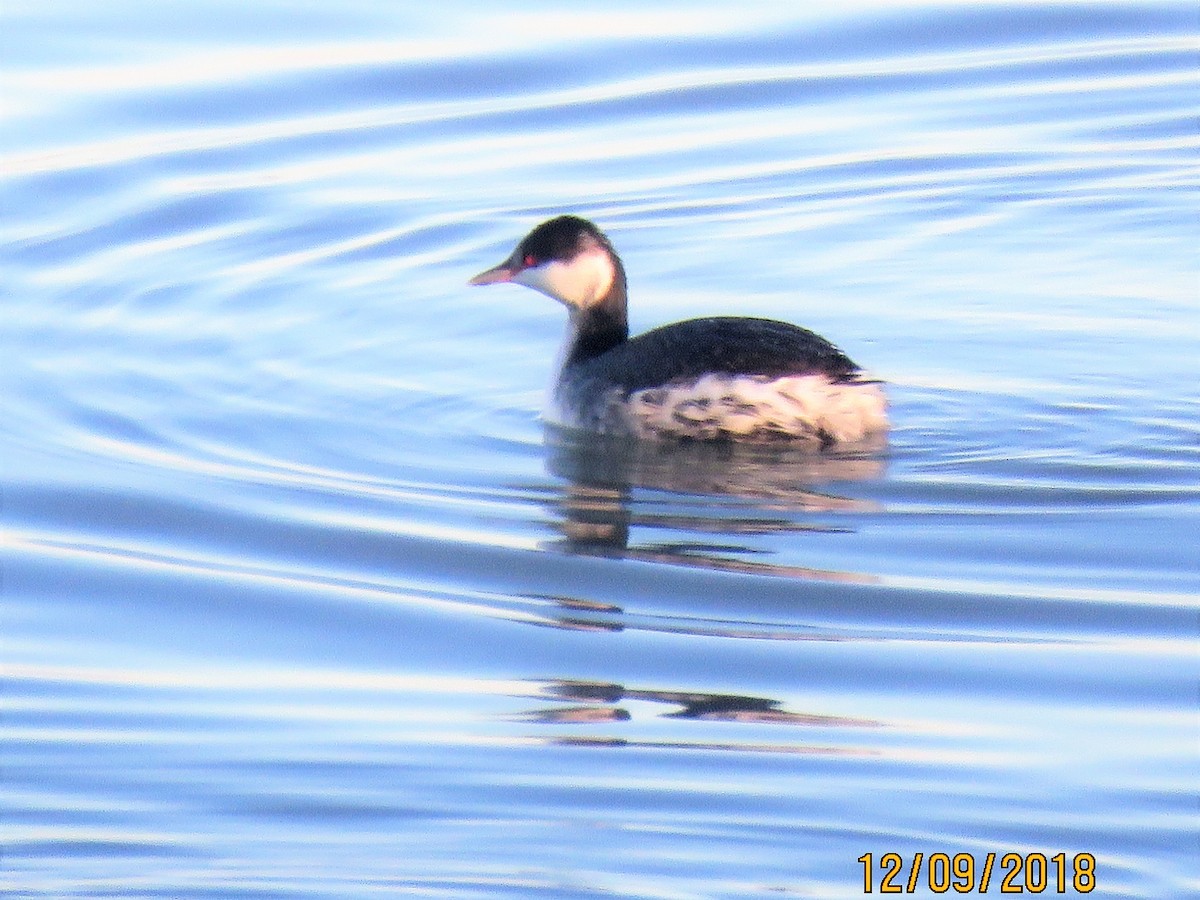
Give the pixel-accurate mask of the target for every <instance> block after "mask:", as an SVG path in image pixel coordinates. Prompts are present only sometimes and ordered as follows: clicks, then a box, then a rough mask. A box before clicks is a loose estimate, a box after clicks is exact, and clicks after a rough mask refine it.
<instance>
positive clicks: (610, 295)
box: [564, 260, 629, 366]
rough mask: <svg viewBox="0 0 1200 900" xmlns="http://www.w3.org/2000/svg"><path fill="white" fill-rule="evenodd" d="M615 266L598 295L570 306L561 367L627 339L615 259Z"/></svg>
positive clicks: (623, 296) (619, 270)
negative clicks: (565, 345)
mask: <svg viewBox="0 0 1200 900" xmlns="http://www.w3.org/2000/svg"><path fill="white" fill-rule="evenodd" d="M615 268H616V272H615V273H614V278H613V279H612V284H611V285H610V286H609V289H608V291H607V292H606V293H605V294H604V295H603V296H602V297H599V298H597V299H596V300H593V301H592V302H591V303H588V304H587V305H586V306H577V307H573V308H572V309H571V321H570V325H569V332H568V337H567V348H566V357H565V359H564V365H565V366H572V365H576V364H578V363H582V362H587V361H588V360H589V359H594V358H595V357H597V356H599V355H600V354H601V353H605V352H607V351H609V350H611V349H612V348H613V347H616V346H618V345H620V344H623V343H625V342H626V341H627V340H629V320H628V318H627V316H626V312H625V310H626V303H627V300H626V293H625V271H624V268H623V267H622V266H621V263H620V261H619V260H618V261H616V262H615Z"/></svg>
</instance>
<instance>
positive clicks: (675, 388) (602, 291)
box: [470, 216, 887, 448]
mask: <svg viewBox="0 0 1200 900" xmlns="http://www.w3.org/2000/svg"><path fill="white" fill-rule="evenodd" d="M508 281H511V282H515V283H517V284H523V285H525V286H526V287H531V288H533V289H534V290H536V291H540V292H541V293H543V294H547V295H548V296H550V297H553V298H554V299H555V300H558V301H560V302H561V303H563V304H564V305H565V306H566V307H567V309H568V310H569V311H570V322H569V324H568V326H567V335H566V341H565V343H564V346H563V351H562V369H561V371H560V373H559V376H558V381H557V383H556V385H555V387H554V393H553V398H552V399H553V402H552V408H551V417H552V418H554V419H556V420H557V421H558V422H560V423H561V424H564V425H568V426H572V427H576V428H583V429H587V430H590V431H596V432H603V433H617V434H631V435H634V436H637V437H644V438H691V439H697V440H722V439H724V440H742V441H746V440H749V441H763V440H770V439H775V438H785V439H793V440H802V441H808V442H811V443H814V444H819V445H820V446H821V447H822V448H824V447H827V446H829V445H831V444H835V443H842V442H850V441H857V440H860V439H861V438H863V437H865V436H867V435H868V434H870V433H872V432H878V431H882V430H884V429H885V428H886V427H887V401H886V398H885V397H884V392H883V388H882V386H881V385H880V383H879V382H878V381H875V380H872V379H870V378H868V377H866V376H864V374H863V373H862V370H861V369H859V367H858V366H856V365H855V364H854V363H853V362H851V361H850V359H849V357H847V356H846V355H845V354H844V353H842V351H840V350H839V349H838V348H837V347H835V346H834V345H833V344H831V343H829V341H827V340H825V339H824V338H823V337H820V336H819V335H817V334H814V333H813V332H811V331H809V330H807V329H805V328H800V327H798V326H796V325H789V324H787V323H786V322H777V321H774V320H771V319H756V318H745V317H729V316H719V317H712V318H704V319H690V320H688V321H686V322H677V323H675V324H673V325H665V326H663V327H661V328H656V329H654V330H653V331H648V332H646V333H645V334H643V335H640V336H638V337H635V338H633V339H632V340H630V338H629V325H628V320H627V318H626V289H625V268H624V266H623V265H622V264H621V259H620V257H618V256H617V253H616V251H615V250H614V249H613V246H612V243H611V242H610V241H609V240H608V238H607V237H606V236H605V235H604V233H603V232H602V231H600V229H599V228H597V227H596V226H595V225H593V224H592V223H591V222H589V221H587V220H586V219H581V218H579V217H577V216H559V217H557V218H554V219H550V220H549V221H546V222H543V223H542V224H541V225H539V226H537V227H536V228H535V229H533V231H531V232H529V234H528V235H526V236H525V238H524V239H523V240H522V241H521V242H520V243H519V244H517V248H516V249H515V250H514V251H513V252H512V255H511V256H509V258H508V259H506V260H505V261H504V262H502V263H500V265H498V266H495V267H493V268H491V269H488V270H487V271H485V272H480V273H479V274H478V275H476V276H475V277H474V278H472V279H471V281H470V284H496V283H498V282H508Z"/></svg>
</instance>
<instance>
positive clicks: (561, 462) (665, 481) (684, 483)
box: [546, 426, 886, 581]
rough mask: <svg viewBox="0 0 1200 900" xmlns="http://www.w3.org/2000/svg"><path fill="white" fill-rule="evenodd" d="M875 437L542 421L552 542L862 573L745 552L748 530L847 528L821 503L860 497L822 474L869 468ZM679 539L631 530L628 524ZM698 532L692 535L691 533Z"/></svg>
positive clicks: (752, 567)
mask: <svg viewBox="0 0 1200 900" xmlns="http://www.w3.org/2000/svg"><path fill="white" fill-rule="evenodd" d="M885 447H886V443H885V442H884V440H883V439H879V440H878V441H876V442H874V443H871V444H860V445H856V446H854V447H852V448H848V449H842V450H837V451H814V450H812V449H808V448H796V447H793V446H790V445H787V444H782V443H781V444H768V445H744V444H734V443H699V442H693V443H682V442H649V441H636V440H629V439H623V438H616V437H609V436H603V435H591V434H580V433H578V432H572V431H566V430H563V429H560V428H556V427H553V426H550V427H548V428H547V433H546V448H547V460H546V467H547V469H548V471H549V472H550V474H552V475H554V476H557V477H559V478H561V479H563V480H564V481H565V482H566V485H565V486H564V487H563V488H562V491H561V493H560V494H559V495H558V496H557V497H556V498H554V499H553V500H552V501H551V503H550V505H551V507H552V509H553V511H554V514H555V519H556V525H557V528H558V530H559V531H560V532H561V534H562V539H561V540H559V541H555V542H553V543H552V544H551V545H550V549H557V550H560V551H561V552H565V553H571V554H577V555H587V556H608V557H621V558H633V559H641V560H645V561H651V562H660V563H672V564H677V565H687V566H692V567H696V568H707V569H718V570H723V571H732V572H747V573H755V574H764V575H779V576H787V577H796V578H820V579H829V580H839V581H841V580H846V581H862V580H865V576H860V575H857V574H855V573H846V572H832V571H824V570H820V569H811V568H804V567H798V566H781V565H773V564H771V563H768V562H765V561H762V560H758V559H747V558H745V557H750V556H754V555H760V554H762V553H763V552H764V551H763V550H762V549H761V548H756V547H754V546H753V545H752V543H751V542H750V541H749V540H748V539H749V538H753V537H755V536H764V535H771V534H781V533H801V532H822V533H837V532H841V531H849V530H851V526H850V524H849V518H848V517H847V519H846V521H837V520H836V519H834V520H833V521H831V520H830V516H829V514H838V513H869V512H874V511H877V510H878V509H879V507H878V505H877V504H875V503H873V502H871V501H868V500H859V499H854V498H850V497H843V496H839V495H838V494H836V493H832V492H831V491H830V490H829V489H828V486H829V485H831V484H835V483H838V482H841V483H849V482H864V481H870V480H874V479H878V478H880V477H881V476H882V475H883V474H884V471H885V469H886V464H885V462H884V460H883V458H882V452H883V450H884V449H885ZM641 529H644V530H652V533H655V534H658V535H662V534H664V533H665V532H682V533H684V534H687V535H693V536H695V537H694V538H690V539H680V538H675V539H668V540H659V541H638V540H634V539H633V538H632V535H633V534H634V532H635V531H636V530H641ZM701 536H703V538H702V537H701Z"/></svg>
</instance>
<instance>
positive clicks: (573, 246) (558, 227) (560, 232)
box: [513, 216, 612, 265]
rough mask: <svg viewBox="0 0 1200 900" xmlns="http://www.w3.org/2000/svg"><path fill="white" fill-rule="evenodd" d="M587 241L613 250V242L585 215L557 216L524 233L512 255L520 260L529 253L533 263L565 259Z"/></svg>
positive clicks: (581, 247) (587, 244)
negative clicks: (583, 217) (585, 217)
mask: <svg viewBox="0 0 1200 900" xmlns="http://www.w3.org/2000/svg"><path fill="white" fill-rule="evenodd" d="M589 243H598V244H600V245H601V246H603V247H604V248H605V249H606V250H608V251H609V252H610V253H611V252H612V244H610V243H609V241H608V238H607V237H605V236H604V232H602V231H601V230H600V229H599V228H597V227H596V226H595V225H593V224H592V223H591V222H589V221H588V220H587V219H581V218H580V217H579V216H557V217H555V218H553V219H548V220H547V221H545V222H543V223H542V224H541V225H539V226H538V227H537V228H535V229H533V231H531V232H529V234H527V235H525V237H524V238H523V239H522V241H521V243H520V244H519V245H517V252H516V253H514V254H513V255H514V256H516V257H517V258H519V259H522V260H527V259H529V258H530V257H532V258H533V260H534V261H535V264H537V263H543V262H546V261H548V260H552V259H559V260H568V259H571V258H573V257H574V256H576V255H577V254H578V253H579V252H580V251H581V250H584V249H586V248H587V247H588V246H589ZM526 265H529V263H526Z"/></svg>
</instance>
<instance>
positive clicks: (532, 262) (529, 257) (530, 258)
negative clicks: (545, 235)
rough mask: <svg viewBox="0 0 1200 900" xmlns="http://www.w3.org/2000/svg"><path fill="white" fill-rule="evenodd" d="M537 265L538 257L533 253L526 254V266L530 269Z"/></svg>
mask: <svg viewBox="0 0 1200 900" xmlns="http://www.w3.org/2000/svg"><path fill="white" fill-rule="evenodd" d="M536 265H537V257H535V256H534V255H533V254H532V253H527V254H525V268H527V269H528V268H530V267H531V266H536Z"/></svg>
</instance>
